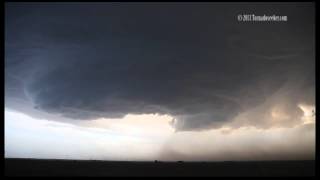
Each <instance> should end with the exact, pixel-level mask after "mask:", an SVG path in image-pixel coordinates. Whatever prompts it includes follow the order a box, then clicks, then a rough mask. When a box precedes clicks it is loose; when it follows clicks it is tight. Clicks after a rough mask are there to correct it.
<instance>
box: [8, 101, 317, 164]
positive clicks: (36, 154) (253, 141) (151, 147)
mask: <svg viewBox="0 0 320 180" xmlns="http://www.w3.org/2000/svg"><path fill="white" fill-rule="evenodd" d="M299 107H300V108H301V109H302V110H303V111H304V116H303V117H302V118H301V123H300V124H299V125H296V126H295V127H293V128H270V129H257V128H255V127H250V126H248V127H241V128H238V129H232V128H228V127H223V128H219V129H214V130H208V131H189V132H188V131H186V132H174V129H173V128H172V127H171V126H170V121H171V120H172V117H170V116H168V115H157V114H150V115H146V114H144V115H127V116H125V117H124V118H123V119H97V120H92V121H82V122H80V123H78V124H68V123H63V122H56V121H48V120H45V119H35V118H32V117H30V116H27V115H25V114H22V113H20V112H15V111H12V110H9V109H5V157H20V158H54V159H105V160H139V161H140V160H142V161H143V160H151V161H153V160H156V159H158V160H166V161H175V160H181V159H182V160H199V161H203V160H204V161H205V160H215V161H220V160H222V161H224V160H243V159H246V160H251V159H270V158H271V159H272V158H274V159H277V158H284V159H292V158H293V159H303V158H305V157H308V158H311V159H312V158H314V153H315V128H314V123H315V122H314V120H315V117H314V116H312V113H311V112H312V110H314V107H313V106H309V105H304V104H300V105H299ZM272 113H273V116H275V117H274V118H278V116H279V115H281V113H279V114H277V115H274V112H272Z"/></svg>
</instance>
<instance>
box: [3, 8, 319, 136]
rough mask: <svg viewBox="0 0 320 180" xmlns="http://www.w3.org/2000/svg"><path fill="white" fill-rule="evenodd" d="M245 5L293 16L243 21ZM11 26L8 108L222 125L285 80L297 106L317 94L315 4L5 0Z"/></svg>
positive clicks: (8, 34) (195, 126) (193, 126)
mask: <svg viewBox="0 0 320 180" xmlns="http://www.w3.org/2000/svg"><path fill="white" fill-rule="evenodd" d="M246 13H247V14H250V13H254V14H256V15H264V14H267V15H273V14H276V15H286V16H288V22H238V21H237V15H238V14H246ZM5 25H6V27H5V32H6V35H5V38H6V42H5V53H6V55H5V80H6V84H5V86H6V89H5V90H6V93H5V95H6V106H9V107H10V106H12V107H11V108H17V107H18V105H17V104H19V103H12V102H14V100H17V99H19V100H24V101H26V102H27V101H30V102H32V104H33V107H34V108H36V109H38V110H40V111H45V112H49V113H52V114H59V115H62V116H64V117H69V118H72V119H94V118H99V117H106V118H118V117H123V116H124V115H126V114H128V113H133V114H141V113H160V114H170V115H172V116H174V117H175V120H174V121H173V122H172V124H173V125H174V126H175V128H176V129H177V130H189V129H206V128H212V127H220V126H222V125H224V124H225V123H227V122H229V121H231V120H232V119H233V118H234V117H236V116H237V115H239V114H240V113H242V112H245V111H248V110H251V109H252V108H255V107H256V106H259V105H261V104H264V103H265V102H266V100H267V99H268V98H270V97H272V96H273V95H274V94H276V93H277V92H279V90H281V89H283V88H286V87H284V86H287V85H288V84H289V85H290V87H292V88H293V89H294V91H288V92H290V93H287V94H285V93H284V95H283V96H285V97H290V98H289V99H290V104H291V105H290V106H294V107H293V108H292V109H293V110H292V111H297V112H298V113H299V111H300V110H299V108H298V107H296V104H297V103H300V102H302V101H305V100H306V99H308V98H309V100H308V101H312V99H314V91H313V89H314V64H315V62H314V61H315V60H314V7H313V4H292V3H291V4H285V3H282V4H277V3H269V4H259V5H255V4H251V5H249V4H237V5H233V4H222V3H219V4H196V3H185V4H178V3H177V4H175V3H170V4H169V3H168V4H166V3H160V4H156V3H153V4H146V3H135V4H130V3H128V4H122V3H97V4H90V3H89V4H86V3H82V4H81V3H76V4H70V3H65V4H61V3H42V4H41V3H7V4H6V19H5ZM297 79H298V80H297ZM288 87H289V86H288ZM306 92H307V93H306ZM301 94H304V95H301ZM278 96H279V94H278ZM307 97H308V98H307ZM20 106H21V104H20ZM20 109H23V108H21V107H20ZM290 112H291V110H290ZM300 114H301V112H300Z"/></svg>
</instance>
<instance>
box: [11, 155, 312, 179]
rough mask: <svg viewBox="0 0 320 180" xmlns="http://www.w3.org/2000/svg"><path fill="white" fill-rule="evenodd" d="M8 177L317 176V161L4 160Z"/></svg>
mask: <svg viewBox="0 0 320 180" xmlns="http://www.w3.org/2000/svg"><path fill="white" fill-rule="evenodd" d="M5 175H6V176H314V175H315V161H257V162H113V161H84V160H83V161H80V160H34V159H5Z"/></svg>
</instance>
